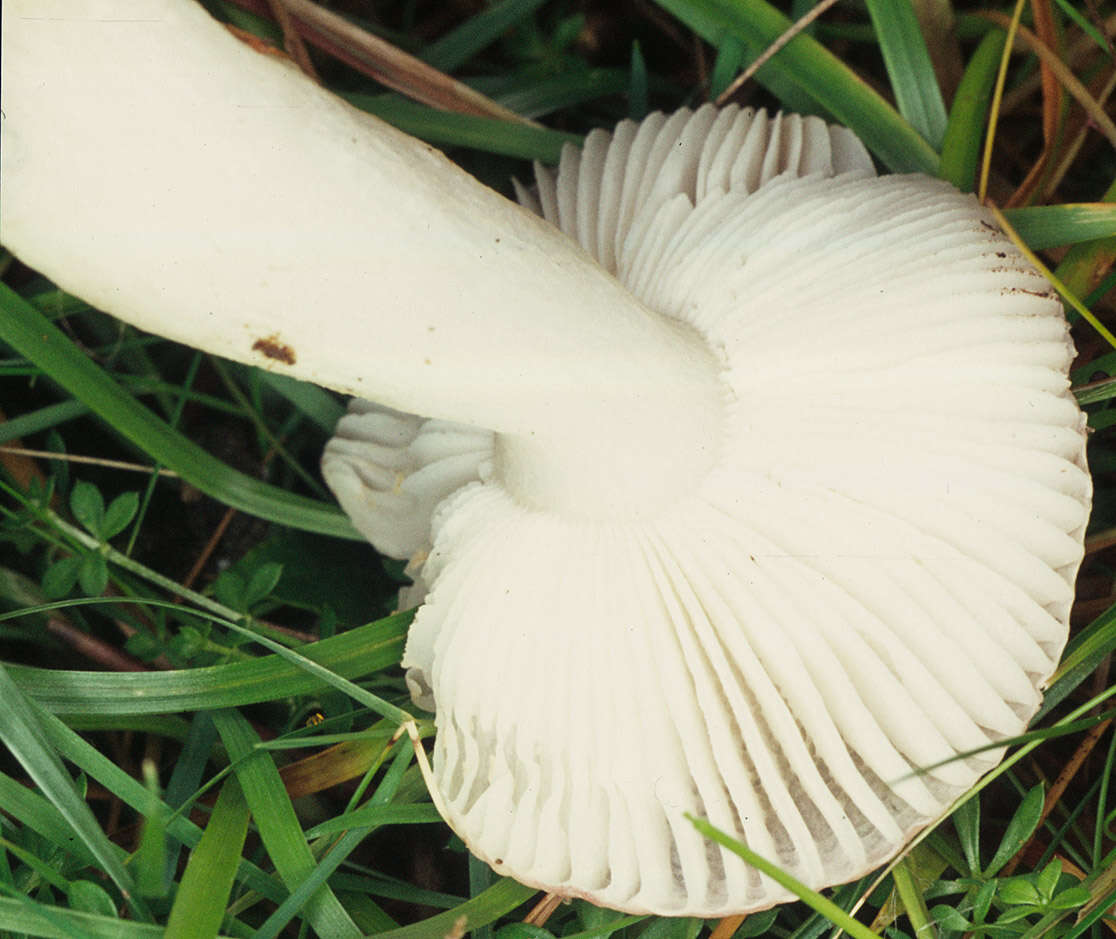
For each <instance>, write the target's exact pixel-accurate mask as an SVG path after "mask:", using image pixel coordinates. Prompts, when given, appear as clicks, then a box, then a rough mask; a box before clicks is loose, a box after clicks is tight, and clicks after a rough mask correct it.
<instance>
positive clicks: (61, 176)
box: [0, 0, 719, 449]
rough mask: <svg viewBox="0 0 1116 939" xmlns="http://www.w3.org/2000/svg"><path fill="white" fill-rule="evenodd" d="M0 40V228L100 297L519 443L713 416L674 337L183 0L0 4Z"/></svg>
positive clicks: (82, 290) (234, 350)
mask: <svg viewBox="0 0 1116 939" xmlns="http://www.w3.org/2000/svg"><path fill="white" fill-rule="evenodd" d="M3 43H4V49H3V53H4V54H3V82H2V84H3V111H4V128H3V154H2V157H3V163H2V171H3V192H4V206H3V219H2V226H3V227H2V230H0V237H2V238H3V241H4V243H5V244H6V245H7V246H8V247H9V248H10V249H11V250H12V251H14V252H15V253H16V254H17V255H18V256H20V257H21V258H22V259H23V260H24V261H26V262H27V263H28V264H30V265H32V266H33V267H36V268H37V269H39V270H40V271H42V272H43V273H45V274H46V275H47V276H49V277H51V278H53V279H54V280H56V281H57V282H58V283H59V284H60V285H61V286H62V287H64V288H65V289H67V290H69V291H72V292H74V293H76V294H79V295H80V296H82V297H84V298H86V299H88V300H89V301H90V302H92V303H94V304H95V305H97V306H99V307H101V308H102V309H105V310H107V311H109V312H111V313H113V314H114V315H116V316H119V317H120V318H122V319H125V320H127V321H129V322H131V323H134V324H135V325H137V326H139V327H141V328H143V329H147V330H150V331H152V332H156V333H159V334H161V335H165V336H168V337H171V338H173V339H177V340H180V341H182V342H186V343H189V344H190V345H193V346H197V347H199V348H202V349H205V350H207V351H210V352H214V353H217V354H220V355H222V356H226V357H228V358H232V359H236V360H239V361H242V362H249V363H252V364H256V365H261V366H264V367H268V368H273V369H275V370H276V371H284V372H287V373H288V374H291V375H293V376H295V377H298V378H302V379H306V380H310V381H313V382H317V383H318V384H322V385H326V386H328V387H331V388H335V389H337V390H340V391H343V392H348V393H351V394H356V395H361V396H363V397H366V398H372V399H374V400H377V401H380V402H382V403H384V404H387V405H390V406H392V407H395V408H398V409H401V410H405V411H410V412H413V413H418V414H425V415H429V416H436V417H442V418H447V419H450V420H455V421H461V422H465V423H470V424H478V425H481V426H485V427H490V428H493V429H495V430H497V431H500V432H503V433H508V434H513V435H517V436H522V437H523V438H524V439H525V440H528V441H530V440H532V439H540V438H541V437H544V436H545V437H553V438H555V439H561V440H566V441H568V440H570V438H569V437H568V436H567V431H569V432H570V433H576V432H580V431H578V428H581V429H582V430H584V429H585V428H591V427H592V426H593V425H594V424H599V423H601V422H602V421H603V422H606V423H607V422H612V423H620V424H624V425H625V426H630V427H631V428H632V430H633V432H635V431H636V429H637V428H638V434H639V436H640V438H641V439H642V440H643V444H647V440H646V439H644V438H646V435H647V433H649V432H650V430H649V429H650V428H653V427H654V425H655V423H656V422H657V424H658V428H656V429H655V430H656V433H658V432H661V430H662V428H664V427H666V428H669V427H671V426H679V425H681V426H683V427H684V426H686V425H687V423H688V422H689V421H690V415H692V413H693V412H694V410H695V409H704V410H709V409H711V408H712V409H714V410H715V409H716V407H717V401H718V396H719V389H718V386H717V374H716V372H717V370H716V367H715V366H714V364H713V359H712V356H710V355H709V353H708V352H707V350H706V349H705V347H704V344H703V343H702V342H701V340H700V339H699V338H698V337H697V336H696V335H693V334H683V333H682V331H681V330H679V329H678V328H677V327H676V326H674V325H672V324H670V323H669V322H667V321H666V320H664V319H663V318H662V317H659V316H657V315H655V314H653V313H650V312H649V311H648V310H646V309H645V308H644V307H643V306H642V305H641V304H640V303H638V302H637V301H636V300H635V299H634V298H633V297H632V296H631V295H630V294H629V293H628V291H626V290H625V289H624V288H623V287H621V286H620V285H619V284H618V283H617V282H616V281H615V280H614V279H613V278H612V277H611V276H610V275H608V274H607V273H605V272H604V271H603V270H602V269H601V268H600V267H599V266H598V265H597V264H596V263H595V262H594V261H593V260H592V259H591V258H589V257H588V255H586V254H585V253H584V252H582V250H581V249H580V248H578V247H577V246H576V245H575V244H574V243H573V242H572V241H571V240H569V239H568V238H566V237H565V236H564V235H562V234H561V233H560V232H558V231H557V230H556V229H555V228H553V227H552V226H550V225H548V224H546V223H544V222H542V221H541V220H539V219H538V218H536V217H535V216H533V215H531V214H530V213H528V212H526V211H524V210H522V209H520V208H519V207H518V206H516V205H514V204H513V203H511V202H509V201H508V200H506V199H504V198H502V197H501V196H499V195H498V194H497V193H495V192H493V191H491V190H489V189H487V188H485V187H484V186H482V185H480V184H479V183H478V182H477V181H476V180H474V179H473V178H472V177H470V176H468V175H467V174H465V173H464V172H462V171H461V170H459V169H458V168H457V167H456V166H454V165H453V164H451V163H450V162H449V161H448V160H447V159H445V157H443V156H442V154H440V153H439V152H437V151H436V150H434V149H433V148H431V147H429V146H427V145H425V144H423V143H420V142H418V141H416V140H414V139H412V138H409V137H407V136H405V135H404V134H401V133H399V132H397V131H395V130H394V129H392V128H390V127H389V126H387V125H386V124H384V123H382V122H381V121H378V120H376V119H374V118H372V117H370V116H369V115H367V114H364V113H362V112H359V111H357V110H355V109H353V108H352V107H350V106H349V105H347V104H345V103H344V102H342V101H340V100H339V99H337V98H336V97H334V96H332V95H330V94H329V93H327V92H325V91H324V90H322V89H321V88H319V87H318V86H316V85H314V84H313V83H312V82H310V81H309V80H307V79H306V78H304V77H303V76H302V75H301V74H299V73H298V72H297V71H296V70H295V69H294V68H293V67H292V66H290V65H289V64H287V63H285V62H283V61H280V60H278V59H276V58H275V57H272V56H268V55H264V54H261V53H259V52H257V51H255V50H253V49H251V48H249V47H248V46H246V45H245V44H244V43H242V42H241V41H239V40H238V39H236V38H234V37H233V36H232V35H231V34H230V33H229V32H228V31H226V30H225V29H224V28H222V27H221V26H219V25H218V24H216V23H215V22H214V21H213V20H211V19H210V18H209V16H208V15H207V14H206V13H205V12H204V11H203V10H202V9H201V8H200V7H199V6H197V5H196V4H195V3H193V2H187V0H128V2H121V0H8V2H5V3H4V5H3ZM649 415H655V420H652V419H651V418H650V417H649ZM668 433H669V431H668ZM592 437H593V435H592V434H589V435H588V436H587V438H586V439H592ZM640 446H642V445H640ZM638 448H639V447H638V446H637V449H638Z"/></svg>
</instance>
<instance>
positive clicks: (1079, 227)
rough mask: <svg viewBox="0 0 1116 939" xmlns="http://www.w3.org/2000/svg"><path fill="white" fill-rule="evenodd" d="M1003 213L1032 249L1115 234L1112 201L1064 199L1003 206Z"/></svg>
mask: <svg viewBox="0 0 1116 939" xmlns="http://www.w3.org/2000/svg"><path fill="white" fill-rule="evenodd" d="M1004 215H1005V216H1006V217H1007V220H1008V221H1009V222H1011V225H1012V227H1013V228H1014V229H1015V230H1016V231H1017V232H1018V233H1019V237H1020V238H1022V239H1023V240H1024V241H1025V242H1026V243H1027V245H1028V247H1030V249H1031V250H1032V251H1042V250H1044V249H1046V248H1054V247H1057V246H1058V245H1072V244H1077V243H1078V242H1082V241H1093V240H1094V239H1097V238H1109V237H1111V236H1113V235H1116V203H1113V202H1067V203H1064V204H1063V205H1032V206H1024V207H1023V208H1019V209H1004Z"/></svg>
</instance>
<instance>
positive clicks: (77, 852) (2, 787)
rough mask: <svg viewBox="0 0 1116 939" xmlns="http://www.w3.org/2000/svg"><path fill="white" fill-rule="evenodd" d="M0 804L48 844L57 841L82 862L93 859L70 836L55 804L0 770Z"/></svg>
mask: <svg viewBox="0 0 1116 939" xmlns="http://www.w3.org/2000/svg"><path fill="white" fill-rule="evenodd" d="M0 805H2V806H4V813H5V815H8V816H10V817H11V818H13V819H15V820H16V821H17V822H19V824H21V825H23V826H24V827H25V828H28V829H30V830H31V831H33V832H35V833H36V834H37V835H39V836H41V837H42V838H43V839H45V840H46V841H48V842H50V843H51V844H52V845H57V846H58V847H59V848H61V849H62V850H63V851H65V853H67V854H70V855H72V856H73V857H75V858H77V859H78V860H79V861H81V862H82V863H83V864H86V865H95V864H96V863H97V859H96V857H94V856H93V854H92V853H91V852H90V850H89V848H88V847H87V846H86V845H85V844H84V843H83V842H81V841H79V840H78V839H76V838H75V837H74V832H73V829H72V828H71V827H70V825H69V823H68V822H67V821H66V817H65V816H64V815H63V814H62V813H61V812H60V811H58V809H57V808H55V807H54V806H53V805H52V804H51V803H50V802H49V801H48V800H47V799H45V798H44V797H43V796H41V795H39V793H37V792H34V791H32V790H31V789H29V788H28V787H27V786H25V785H23V784H22V783H19V782H17V781H16V780H14V779H12V777H11V776H7V775H5V774H4V773H0Z"/></svg>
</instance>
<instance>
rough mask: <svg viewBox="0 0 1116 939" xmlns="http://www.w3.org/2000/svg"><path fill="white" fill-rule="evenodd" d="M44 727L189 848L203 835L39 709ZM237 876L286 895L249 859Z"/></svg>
mask: <svg viewBox="0 0 1116 939" xmlns="http://www.w3.org/2000/svg"><path fill="white" fill-rule="evenodd" d="M40 716H41V718H42V723H43V727H44V729H45V730H46V732H47V734H48V736H49V737H50V742H51V743H52V744H53V745H54V747H55V748H56V749H57V750H58V752H59V753H60V754H61V755H62V756H63V757H64V758H65V759H67V760H69V761H70V762H71V763H73V764H74V765H75V766H76V767H77V768H78V769H80V770H81V771H82V772H84V773H85V774H86V775H88V776H89V777H90V778H91V779H95V780H97V782H99V783H100V784H101V785H103V786H104V787H105V788H106V789H108V790H109V791H110V792H112V793H113V795H115V796H117V797H118V798H119V799H120V801H122V802H123V803H124V804H125V805H127V806H129V807H130V808H132V809H134V810H135V811H136V812H138V813H139V814H140V815H143V816H145V817H146V816H149V815H153V814H155V813H157V812H165V813H166V814H167V834H169V835H170V836H171V837H173V838H177V839H178V840H179V841H181V842H182V843H183V844H184V845H186V846H187V847H190V848H192V847H193V846H194V845H196V844H197V843H198V842H199V841H201V838H202V831H201V829H200V828H198V826H197V825H195V824H194V823H193V822H191V821H190V820H189V819H188V818H186V817H185V816H184V815H174V814H172V810H171V807H170V806H168V805H167V804H166V803H165V802H162V801H161V800H159V799H158V798H156V797H155V796H154V795H153V794H152V793H151V792H150V791H149V790H148V789H146V788H145V787H144V786H143V785H142V784H141V783H139V782H137V781H136V780H134V779H133V778H132V777H131V776H129V775H128V774H127V773H126V772H124V770H122V769H121V768H120V767H119V766H117V765H116V764H115V763H113V762H112V760H110V759H109V758H108V757H106V756H105V755H104V754H103V753H101V751H100V750H98V749H97V748H96V747H93V746H90V745H89V744H88V743H86V742H85V741H84V740H83V739H82V738H81V737H79V736H78V735H77V734H75V733H74V732H73V731H72V730H70V728H68V727H67V726H66V725H65V724H63V723H62V721H60V720H59V719H58V718H57V717H54V716H53V715H51V714H48V713H46V712H45V711H44V712H40ZM239 873H240V878H241V880H243V881H244V883H245V885H246V886H247V887H249V888H250V889H252V890H255V891H256V892H257V893H259V894H261V895H263V896H265V897H267V898H268V899H270V900H273V901H275V902H276V903H278V902H280V901H281V900H282V899H283V897H284V896H285V892H284V891H283V888H282V885H281V884H279V883H277V882H276V881H275V880H274V879H273V878H272V877H270V876H269V875H268V874H265V873H264V872H263V871H262V870H260V869H259V868H258V867H256V866H255V865H254V864H252V863H250V862H248V861H241V863H240V869H239Z"/></svg>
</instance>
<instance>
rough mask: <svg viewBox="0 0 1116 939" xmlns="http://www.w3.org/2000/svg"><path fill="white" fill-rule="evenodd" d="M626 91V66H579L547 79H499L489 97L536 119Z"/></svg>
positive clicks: (526, 77) (530, 77) (527, 77)
mask: <svg viewBox="0 0 1116 939" xmlns="http://www.w3.org/2000/svg"><path fill="white" fill-rule="evenodd" d="M477 84H480V83H479V82H478V83H477ZM627 90H628V70H627V69H619V68H587V69H581V68H579V69H571V70H570V71H566V72H562V73H561V74H558V75H551V76H548V77H546V78H538V77H537V76H534V75H528V76H525V77H524V78H523V79H522V80H518V81H516V82H514V83H508V82H501V83H500V90H499V91H498V92H493V94H492V95H491V97H493V98H494V99H495V101H496V102H497V103H498V104H502V105H503V106H504V107H505V108H508V109H509V110H512V111H515V112H516V114H522V115H523V116H524V117H530V118H535V117H542V116H543V115H545V114H550V113H552V112H554V111H559V110H561V109H563V108H572V107H576V106H577V105H581V104H585V103H586V102H588V101H596V100H597V99H598V98H605V97H608V96H609V95H621V94H624V93H625V92H626V91H627Z"/></svg>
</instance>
